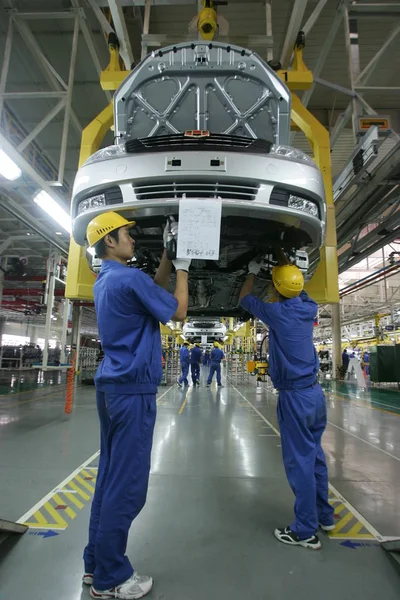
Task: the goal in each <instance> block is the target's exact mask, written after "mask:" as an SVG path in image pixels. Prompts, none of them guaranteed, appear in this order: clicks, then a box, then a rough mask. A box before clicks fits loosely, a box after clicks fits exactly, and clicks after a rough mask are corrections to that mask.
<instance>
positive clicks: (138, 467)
mask: <svg viewBox="0 0 400 600" xmlns="http://www.w3.org/2000/svg"><path fill="white" fill-rule="evenodd" d="M133 225H134V222H128V221H127V220H126V219H124V218H123V217H122V216H121V215H119V214H117V213H115V212H108V213H104V214H101V215H99V216H97V217H95V218H94V219H93V220H92V221H91V222H90V223H89V225H88V228H87V232H86V237H87V240H88V243H89V245H90V246H91V247H94V249H95V252H96V255H97V256H98V257H99V258H101V259H102V266H101V271H100V274H99V276H98V278H97V280H96V282H95V285H94V303H95V308H96V315H97V323H98V328H99V337H100V341H101V344H102V348H103V351H104V359H103V360H102V362H101V363H100V365H99V368H98V370H97V373H96V377H95V385H96V400H97V410H98V413H99V418H100V432H101V447H100V460H99V469H98V475H97V482H96V490H95V494H94V498H93V503H92V509H91V516H90V524H89V541H88V544H87V546H86V548H85V551H84V562H85V574H84V577H83V582H84V583H86V584H89V585H91V588H90V595H91V596H92V598H98V599H107V600H108V599H109V598H117V599H118V598H119V599H123V600H134V599H136V598H142V597H143V596H144V595H146V594H147V593H148V592H149V591H150V590H151V588H152V585H153V580H152V578H151V577H148V576H140V575H138V574H137V573H136V571H134V569H133V567H132V565H131V563H130V561H129V559H128V557H127V556H126V555H125V551H126V546H127V540H128V532H129V528H130V526H131V523H132V521H133V520H134V519H135V517H137V515H138V514H139V513H140V511H141V509H142V508H143V506H144V504H145V502H146V495H147V488H148V480H149V472H150V453H151V447H152V440H153V430H154V423H155V418H156V393H157V386H158V385H159V383H160V381H161V378H162V367H161V355H162V347H161V336H160V326H159V323H160V321H161V323H164V324H165V323H167V321H169V320H174V321H183V320H184V319H185V318H186V312H187V306H188V270H189V266H190V261H189V260H180V259H179V260H178V259H176V260H174V261H173V264H174V266H175V270H176V287H175V293H174V295H172V294H169V293H168V292H167V291H166V290H167V287H168V281H169V278H170V274H171V267H172V264H171V261H170V260H168V257H167V253H166V250H165V249H164V253H163V256H162V259H161V262H160V265H159V267H158V270H157V272H156V275H155V277H154V280H153V279H151V278H150V277H149V276H148V275H146V274H145V273H144V272H143V271H141V270H140V269H135V268H128V266H127V263H128V261H130V260H131V259H132V257H133V255H134V246H135V243H134V240H133V239H132V237H131V230H132V227H133ZM171 235H172V236H174V237H176V235H177V223H175V222H173V223H169V224H168V225H167V227H166V228H165V231H164V248H165V246H166V244H167V243H168V240H169V239H170V236H171Z"/></svg>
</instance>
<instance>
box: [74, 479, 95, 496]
mask: <svg viewBox="0 0 400 600" xmlns="http://www.w3.org/2000/svg"><path fill="white" fill-rule="evenodd" d="M75 481H77V482H78V483H79V484H80V485H83V487H85V488H86V489H87V490H89V492H90V493H91V494H93V493H94V487H93V486H92V485H89V484H88V482H87V481H85V480H84V479H82V477H80V475H77V476H76V477H75Z"/></svg>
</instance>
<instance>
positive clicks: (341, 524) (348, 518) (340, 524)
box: [335, 512, 355, 535]
mask: <svg viewBox="0 0 400 600" xmlns="http://www.w3.org/2000/svg"><path fill="white" fill-rule="evenodd" d="M354 518H355V517H354V515H353V513H351V512H348V513H347V515H345V516H344V517H343V519H340V521H339V522H338V523H336V528H335V533H339V531H342V529H344V528H345V527H346V525H347V523H350V521H351V520H352V519H354ZM346 535H347V533H346Z"/></svg>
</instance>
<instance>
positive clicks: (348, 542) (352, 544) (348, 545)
mask: <svg viewBox="0 0 400 600" xmlns="http://www.w3.org/2000/svg"><path fill="white" fill-rule="evenodd" d="M340 545H341V546H344V547H345V548H351V550H356V549H357V548H359V547H360V546H361V545H362V544H360V543H359V542H352V541H351V540H346V541H345V542H341V544H340Z"/></svg>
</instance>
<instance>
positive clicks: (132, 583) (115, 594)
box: [90, 573, 153, 600]
mask: <svg viewBox="0 0 400 600" xmlns="http://www.w3.org/2000/svg"><path fill="white" fill-rule="evenodd" d="M152 587H153V579H152V577H147V575H138V574H137V573H134V574H133V575H132V577H131V578H130V579H128V580H127V581H125V583H121V585H117V587H115V588H111V589H109V590H103V591H99V590H95V589H94V587H93V586H92V587H91V588H90V595H91V597H92V598H96V599H97V600H108V599H109V598H119V599H120V600H137V598H143V596H145V595H146V594H148V593H149V592H150V590H151V588H152Z"/></svg>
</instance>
